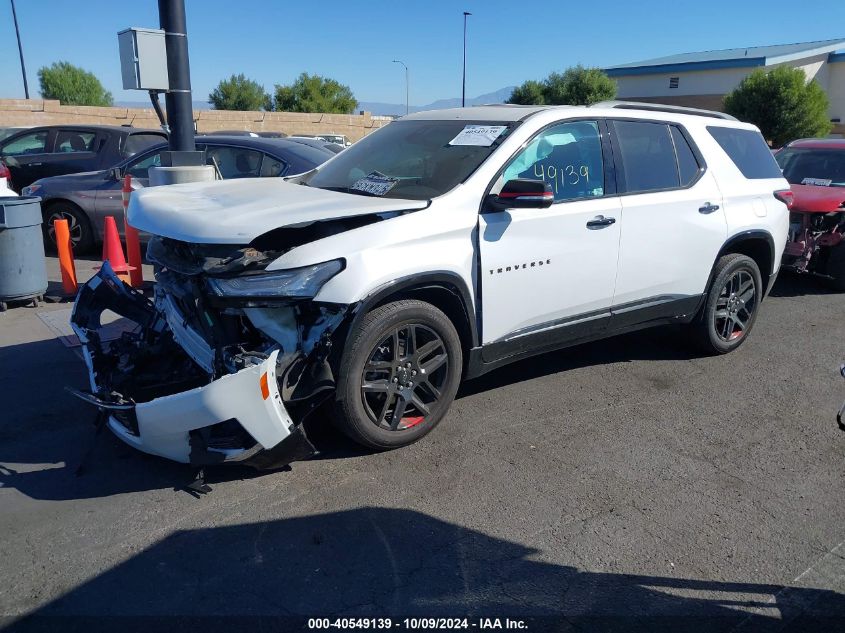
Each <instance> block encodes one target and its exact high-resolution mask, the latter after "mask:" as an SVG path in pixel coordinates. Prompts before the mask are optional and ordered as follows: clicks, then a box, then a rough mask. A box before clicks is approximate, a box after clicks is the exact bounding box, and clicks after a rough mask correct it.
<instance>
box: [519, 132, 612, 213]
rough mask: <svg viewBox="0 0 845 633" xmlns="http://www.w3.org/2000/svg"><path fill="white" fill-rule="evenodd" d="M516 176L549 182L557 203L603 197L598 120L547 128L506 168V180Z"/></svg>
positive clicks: (602, 170)
mask: <svg viewBox="0 0 845 633" xmlns="http://www.w3.org/2000/svg"><path fill="white" fill-rule="evenodd" d="M515 178H522V179H525V178H527V179H530V180H542V181H543V182H546V183H548V184H549V186H551V188H552V192H553V193H554V196H555V202H563V201H566V200H575V199H578V198H593V197H597V196H603V195H604V163H603V160H602V155H601V135H600V134H599V128H598V123H596V122H595V121H572V122H569V123H561V124H560V125H555V126H553V127H550V128H548V129H546V130H544V131H543V132H541V133H540V134H538V135H537V136H536V137H534V138H533V139H532V140H531V141H530V142H529V143H528V145H527V146H526V147H525V149H523V150H522V151H521V152H520V153H519V154H518V155H517V156H516V158H514V159H513V160H512V161H511V162H510V164H509V165H508V166H507V167H506V168H505V172H504V174H503V175H502V181H503V183H506V182H507V181H509V180H513V179H515Z"/></svg>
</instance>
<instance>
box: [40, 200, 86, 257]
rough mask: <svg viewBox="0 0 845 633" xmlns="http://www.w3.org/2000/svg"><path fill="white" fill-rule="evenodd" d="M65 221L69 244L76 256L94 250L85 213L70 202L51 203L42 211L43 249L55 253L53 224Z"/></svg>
mask: <svg viewBox="0 0 845 633" xmlns="http://www.w3.org/2000/svg"><path fill="white" fill-rule="evenodd" d="M56 220H67V224H68V229H69V231H70V243H71V248H72V249H73V252H74V253H75V254H77V255H82V254H85V253H88V252H89V251H90V250H92V249H93V248H94V231H93V230H92V229H91V223H90V222H89V221H88V216H86V215H85V212H84V211H83V210H82V209H80V208H79V207H78V206H76V205H75V204H73V203H72V202H65V201H59V202H52V203H50V204H49V205H47V207H46V208H45V209H44V248H45V249H46V250H47V251H48V252H51V253H55V252H56V250H57V249H56V230H55V228H53V222H54V221H56Z"/></svg>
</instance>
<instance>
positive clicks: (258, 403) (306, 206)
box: [72, 102, 789, 467]
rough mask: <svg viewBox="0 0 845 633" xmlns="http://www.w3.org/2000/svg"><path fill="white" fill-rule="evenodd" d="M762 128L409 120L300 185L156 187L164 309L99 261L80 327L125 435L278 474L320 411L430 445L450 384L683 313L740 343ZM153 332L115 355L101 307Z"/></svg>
mask: <svg viewBox="0 0 845 633" xmlns="http://www.w3.org/2000/svg"><path fill="white" fill-rule="evenodd" d="M784 192H787V193H788V192H789V185H788V183H787V182H786V181H785V180H784V178H783V177H782V175H781V172H780V169H779V168H778V166H777V164H776V163H775V160H774V158H773V157H772V155H771V153H770V152H769V150H768V148H767V146H766V143H765V142H764V141H763V138H762V136H761V135H760V132H759V131H758V130H757V129H756V128H755V127H753V126H751V125H748V124H744V123H740V122H737V121H736V120H734V119H732V118H731V117H728V116H726V115H722V114H719V113H713V112H706V111H696V110H688V109H683V108H672V107H668V106H653V105H646V104H638V105H632V104H625V103H619V102H608V103H604V104H599V105H596V106H592V107H523V106H489V107H477V108H465V109H455V110H441V111H435V112H423V113H418V114H412V115H410V116H408V117H404V118H403V119H401V120H399V121H396V122H394V123H391V124H390V125H389V126H386V127H385V128H383V129H380V130H378V131H376V132H374V133H373V134H371V135H369V136H367V137H365V138H364V139H363V140H361V141H359V142H358V143H356V144H355V145H353V146H352V147H350V148H349V149H347V150H345V151H344V152H342V153H340V154H338V155H337V156H335V157H334V158H332V159H330V160H329V161H328V162H326V163H324V164H323V165H321V166H320V167H318V168H317V169H315V170H313V171H311V172H309V173H306V174H304V175H301V176H295V177H292V178H287V179H284V180H277V179H265V180H261V181H255V180H251V181H222V182H214V183H202V184H187V185H174V186H168V187H157V188H149V189H144V190H142V191H140V192H136V193H135V194H134V195H133V198H132V201H131V204H130V208H129V220H130V222H131V223H132V224H133V225H134V226H136V227H137V228H139V229H141V230H143V231H146V232H148V233H151V234H153V235H154V236H156V237H154V238H153V240H152V241H151V243H150V246H149V251H148V257H149V258H150V259H151V260H152V261H154V262H155V263H156V266H157V275H156V278H157V284H156V290H155V301H154V302H152V301H149V300H147V299H145V298H144V297H143V296H142V295H140V294H139V293H137V292H135V291H133V290H132V289H131V288H129V287H128V286H126V285H124V284H122V283H120V282H119V281H118V280H117V279H116V278H115V277H114V276H113V275H112V274H110V271H109V270H108V268H107V267H105V266H104V270H103V271H101V273H100V274H99V275H98V276H96V277H94V278H93V279H92V280H91V281H90V282H89V283H88V284H87V285H86V286H85V287H84V288H83V289H82V290H81V292H80V294H79V296H78V298H77V301H76V304H75V307H74V313H73V317H72V322H73V326H74V328H75V330H76V332H77V333H78V334H79V336H80V338H81V339H82V341H83V342H84V343H85V349H86V360H87V363H88V367H89V369H90V378H91V391H90V393H81V392H80V394H79V395H80V396H81V397H84V398H86V399H87V400H89V401H91V402H92V403H94V404H95V405H96V406H97V407H99V408H100V409H101V411H104V412H107V413H108V414H109V418H108V424H109V426H110V428H111V429H112V430H113V431H114V432H115V433H116V434H117V435H118V436H119V437H120V438H122V439H123V440H124V441H126V442H127V443H129V444H131V445H133V446H135V447H137V448H139V449H141V450H143V451H146V452H149V453H153V454H156V455H161V456H164V457H167V458H170V459H174V460H177V461H180V462H190V463H193V464H198V465H199V464H208V463H216V462H228V461H236V462H242V463H248V464H252V465H254V466H256V467H275V466H279V465H282V464H284V463H287V462H289V461H291V460H292V459H296V458H299V457H303V456H306V455H308V454H309V453H310V451H311V450H312V449H311V447H310V444H309V443H308V441H307V439H306V438H305V435H304V433H303V431H302V422H303V420H304V419H305V418H306V417H307V416H308V415H309V414H310V412H311V411H313V410H314V409H316V408H317V406H318V405H321V404H326V405H328V406H330V407H331V411H332V415H333V417H334V419H335V421H336V422H337V424H338V425H339V426H340V428H341V429H342V430H343V431H344V432H346V433H347V434H348V435H349V436H351V437H352V438H353V439H355V440H356V441H358V442H360V443H362V444H364V445H366V446H368V447H372V448H376V449H389V448H395V447H399V446H404V445H407V444H410V443H411V442H414V441H416V440H418V439H420V438H421V437H422V436H423V435H425V434H426V433H428V432H429V431H431V430H432V429H433V428H434V427H435V426H436V425H437V423H438V422H439V421H440V420H441V419H442V418H443V416H444V415H445V414H446V411H447V410H448V408H449V406H450V404H451V402H452V399H453V398H454V396H455V392H456V391H457V389H458V384H459V383H460V382H461V380H462V379H468V378H472V377H475V376H478V375H480V374H483V373H484V372H486V371H489V370H491V369H494V368H496V367H499V366H501V365H503V364H505V363H509V362H512V361H515V360H517V359H520V358H524V357H526V356H529V355H532V354H537V353H540V352H546V351H549V350H554V349H559V348H563V347H566V346H568V345H573V344H576V343H581V342H584V341H589V340H593V339H598V338H602V337H607V336H611V335H614V334H618V333H620V332H627V331H631V330H635V329H639V328H644V327H649V326H653V325H660V324H667V323H681V324H687V326H688V327H689V328H690V330H691V332H692V334H693V335H694V338H695V340H696V341H697V342H698V343H699V344H700V345H701V346H702V347H703V349H704V350H705V351H707V352H710V353H725V352H730V351H732V350H734V349H736V348H737V347H738V346H739V345H741V344H742V343H743V342H744V341H745V340H746V338H747V337H748V334H749V332H750V331H751V329H752V327H753V325H754V321H755V319H756V317H757V313H758V310H759V307H760V303H761V301H762V300H763V298H764V296H765V295H766V293H767V292H768V290H769V289H770V288H771V286H772V284H773V282H774V280H775V276H776V275H777V271H778V265H779V262H780V259H781V255H782V251H783V248H784V244H785V242H786V237H787V231H788V211H787V206H786V204H785V201H786V200H788V196H787V193H784ZM106 308H108V309H111V310H113V311H115V312H118V313H120V314H122V315H124V316H126V317H128V318H131V319H133V320H135V321H137V322H138V323H139V325H140V327H139V328H138V331H137V333H135V334H132V335H129V334H127V335H124V337H123V338H122V339H120V340H118V341H115V342H112V343H107V344H104V343H101V342H100V340H99V336H98V327H99V314H100V312H102V311H103V310H104V309H106Z"/></svg>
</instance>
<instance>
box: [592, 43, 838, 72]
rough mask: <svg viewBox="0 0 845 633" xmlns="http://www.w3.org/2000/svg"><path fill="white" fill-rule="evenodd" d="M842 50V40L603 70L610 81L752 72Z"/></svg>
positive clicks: (670, 57)
mask: <svg viewBox="0 0 845 633" xmlns="http://www.w3.org/2000/svg"><path fill="white" fill-rule="evenodd" d="M841 48H845V39H835V40H819V41H817V42H803V43H798V44H778V45H775V46H751V47H748V48H725V49H722V50H716V51H702V52H698V53H680V54H678V55H668V56H666V57H657V58H655V59H647V60H644V61H640V62H632V63H630V64H620V65H618V66H610V67H608V68H605V69H604V70H605V72H606V73H607V74H608V75H610V76H611V77H624V76H628V75H650V74H656V73H667V72H685V71H693V70H713V69H718V68H753V67H755V66H772V65H774V64H782V63H784V62H791V61H795V60H799V59H806V58H808V57H815V56H817V55H824V54H825V53H833V52H834V51H836V50H838V49H841Z"/></svg>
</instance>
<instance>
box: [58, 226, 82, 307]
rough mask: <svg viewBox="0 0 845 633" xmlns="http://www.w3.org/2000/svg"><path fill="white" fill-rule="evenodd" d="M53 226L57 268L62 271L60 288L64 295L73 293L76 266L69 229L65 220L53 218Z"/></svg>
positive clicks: (74, 289) (75, 286)
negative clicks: (57, 261) (57, 252)
mask: <svg viewBox="0 0 845 633" xmlns="http://www.w3.org/2000/svg"><path fill="white" fill-rule="evenodd" d="M53 228H54V230H55V235H56V247H57V249H58V251H59V270H60V271H61V273H62V289H63V290H64V293H65V294H66V295H75V294H76V291H77V289H78V287H77V284H76V266H75V264H74V263H73V249H72V248H71V241H70V230H69V229H68V225H67V220H55V221H54V222H53Z"/></svg>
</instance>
